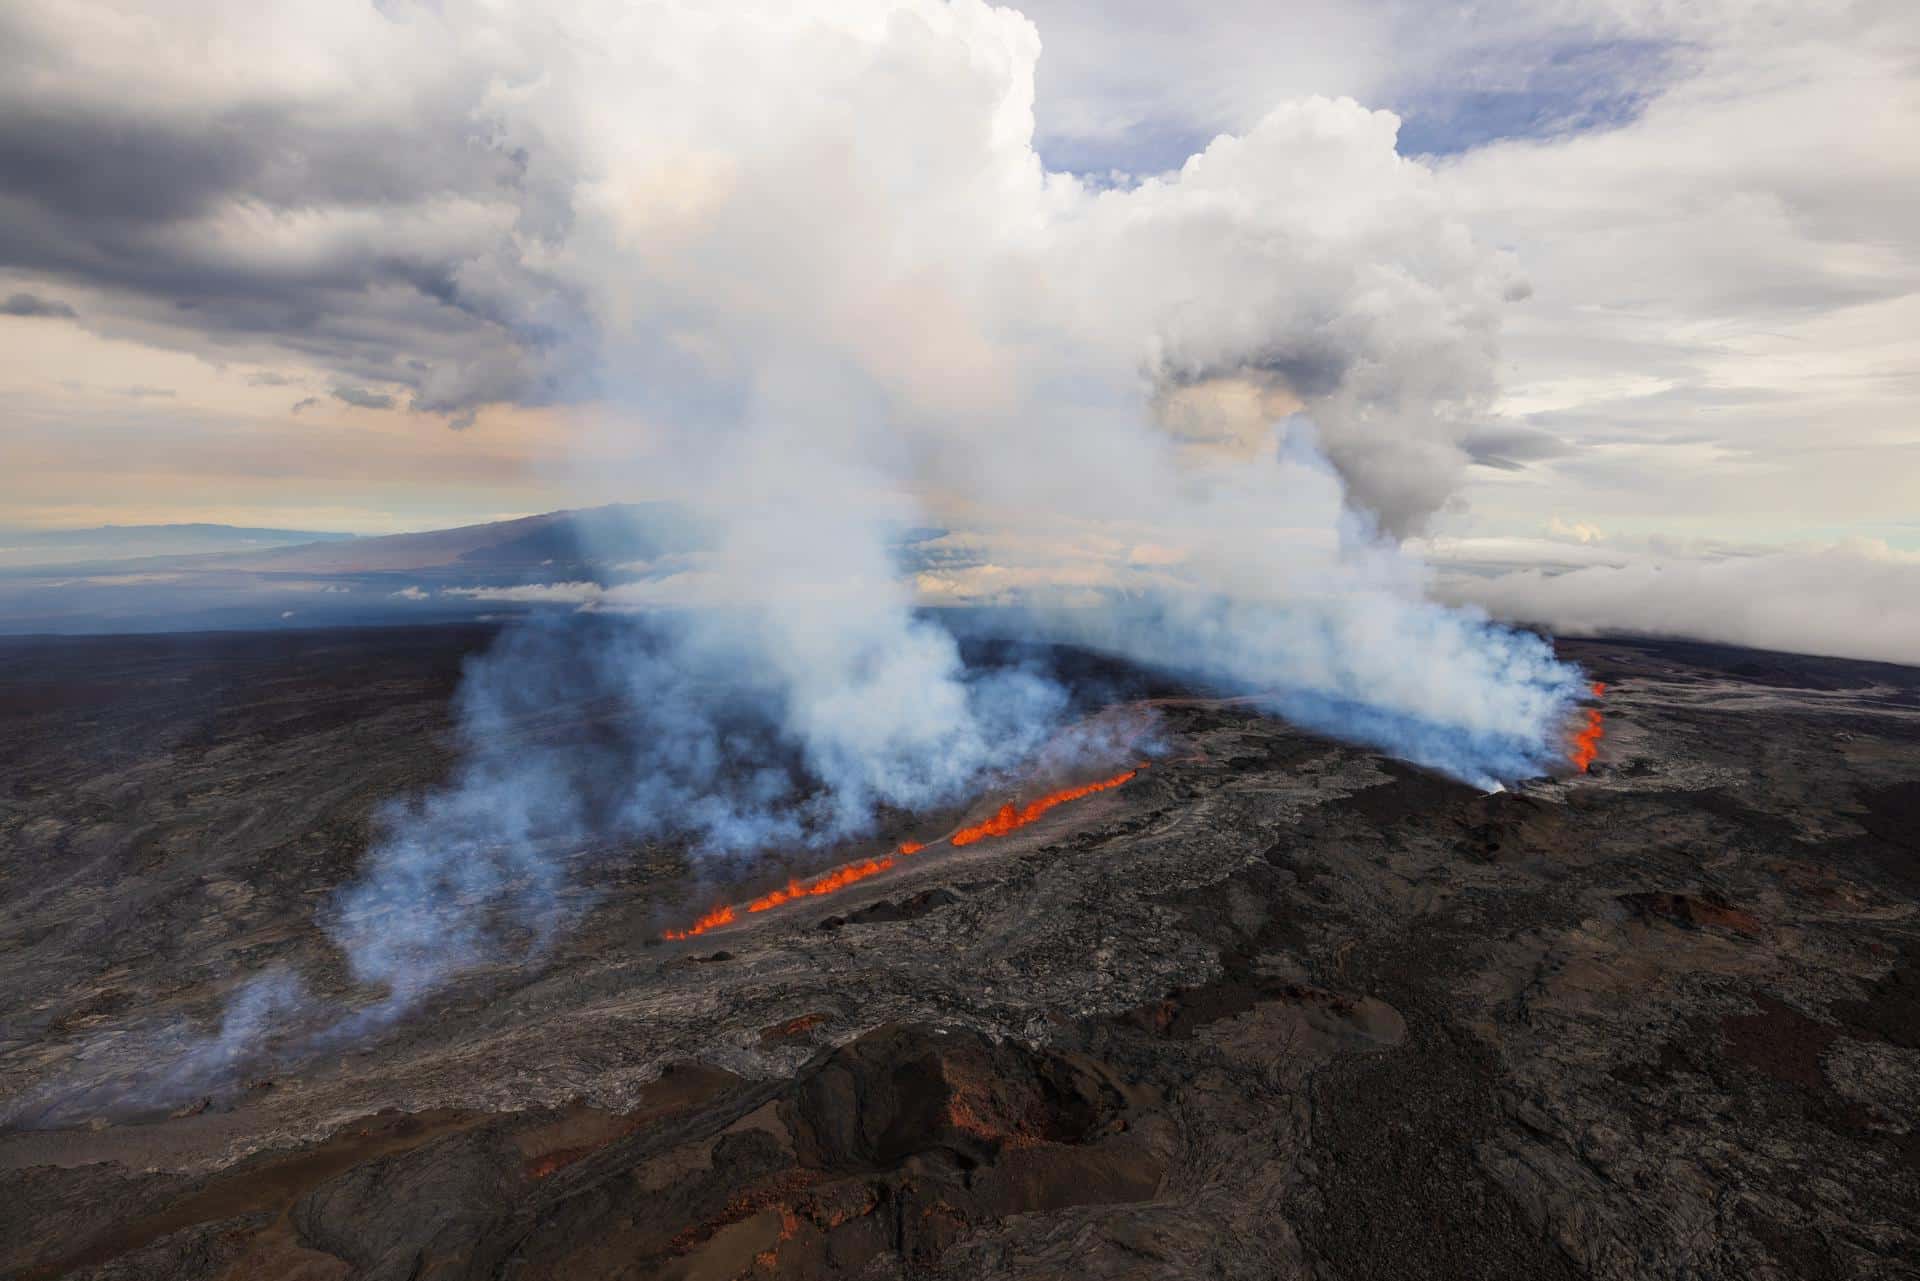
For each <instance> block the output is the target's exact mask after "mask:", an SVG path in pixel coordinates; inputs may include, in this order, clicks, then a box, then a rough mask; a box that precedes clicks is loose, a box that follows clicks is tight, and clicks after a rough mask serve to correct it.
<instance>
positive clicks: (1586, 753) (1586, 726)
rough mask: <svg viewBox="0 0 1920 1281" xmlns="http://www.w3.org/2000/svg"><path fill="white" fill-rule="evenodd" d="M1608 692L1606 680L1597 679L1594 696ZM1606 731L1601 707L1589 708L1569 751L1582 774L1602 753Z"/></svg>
mask: <svg viewBox="0 0 1920 1281" xmlns="http://www.w3.org/2000/svg"><path fill="white" fill-rule="evenodd" d="M1606 692H1607V687H1606V684H1605V682H1603V681H1595V682H1594V683H1593V696H1594V697H1595V698H1599V697H1601V696H1602V695H1604V694H1605V693H1606ZM1606 732H1607V728H1606V722H1605V718H1604V717H1602V716H1601V715H1600V709H1599V708H1597V707H1589V708H1587V710H1586V719H1585V721H1584V723H1583V724H1582V725H1581V726H1580V728H1579V729H1578V730H1576V731H1575V732H1574V735H1573V746H1572V747H1571V748H1569V749H1568V751H1567V759H1568V760H1570V761H1572V762H1573V766H1574V768H1575V769H1577V770H1579V771H1580V772H1581V773H1582V774H1584V773H1586V772H1587V767H1588V766H1589V765H1591V764H1593V758H1594V757H1596V756H1598V755H1599V754H1600V740H1601V739H1602V738H1603V737H1605V736H1606Z"/></svg>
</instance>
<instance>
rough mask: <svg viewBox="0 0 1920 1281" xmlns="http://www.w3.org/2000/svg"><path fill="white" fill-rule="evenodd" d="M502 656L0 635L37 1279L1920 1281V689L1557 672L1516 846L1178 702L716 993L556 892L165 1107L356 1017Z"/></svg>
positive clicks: (12, 1094)
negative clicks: (568, 905) (341, 941)
mask: <svg viewBox="0 0 1920 1281" xmlns="http://www.w3.org/2000/svg"><path fill="white" fill-rule="evenodd" d="M488 639H489V634H488V632H487V631H486V630H485V629H481V628H474V629H467V630H455V629H415V630H392V631H369V632H332V633H311V634H306V635H303V636H297V637H288V636H285V635H276V636H271V637H261V636H181V637H165V638H97V639H86V640H62V641H49V640H20V641H8V642H4V643H0V1020H3V1021H4V1026H0V1100H4V1102H0V1112H4V1115H5V1116H6V1118H7V1125H6V1127H5V1128H4V1129H0V1274H4V1275H7V1276H17V1277H34V1278H42V1277H44V1278H51V1277H64V1276H79V1277H96V1278H128V1279H131V1278H188V1277H194V1278H199V1277H209V1278H211V1277H223V1278H243V1277H287V1278H309V1279H312V1281H320V1279H322V1278H326V1279H335V1278H342V1279H343V1278H360V1277H365V1278H396V1279H397V1278H436V1279H446V1281H451V1279H452V1278H481V1277H512V1278H524V1279H528V1281H531V1279H532V1278H596V1277H609V1278H611V1277H622V1278H643V1277H661V1278H683V1279H685V1281H708V1279H710V1281H721V1279H723V1278H736V1277H752V1278H775V1277H784V1278H797V1277H849V1278H851V1277H861V1278H870V1279H875V1281H877V1279H879V1278H904V1277H950V1278H956V1279H957V1278H965V1279H967V1281H974V1279H977V1278H1015V1277H1018V1278H1040V1277H1046V1278H1063V1279H1064V1278H1121V1277H1126V1278H1173V1277H1193V1278H1201V1277H1206V1278H1245V1279H1246V1281H1268V1279H1272V1278H1322V1279H1326V1281H1333V1279H1344V1278H1395V1279H1404V1278H1426V1277H1432V1278H1495V1277H1500V1278H1506V1277H1513V1278H1555V1277H1567V1278H1573V1277H1604V1278H1628V1277H1634V1278H1640V1277H1647V1278H1653V1277H1660V1278H1708V1277H1726V1278H1750V1277H1751V1278H1768V1277H1779V1278H1785V1277H1795V1278H1824V1277H1833V1278H1853V1277H1862V1278H1892V1277H1912V1276H1920V1265H1917V1264H1916V1260H1920V914H1917V910H1920V670H1916V669H1907V668H1898V667H1889V666H1880V665H1873V664H1863V663H1849V662H1840V661H1834V660H1824V659H1809V658H1795V657H1787V656H1781V655H1773V654H1762V653H1755V652H1751V651H1740V650H1731V649H1725V648H1718V647H1710V646H1699V645H1684V644H1675V643H1653V642H1638V641H1633V642H1630V641H1604V642H1569V643H1563V644H1562V646H1561V649H1562V652H1563V654H1564V655H1565V656H1567V657H1569V658H1572V659H1574V660H1577V661H1578V662H1580V663H1582V664H1583V665H1585V666H1586V667H1587V668H1588V670H1589V671H1591V672H1592V673H1593V675H1594V676H1595V677H1596V678H1597V679H1599V680H1603V681H1605V682H1607V683H1608V686H1609V689H1608V693H1607V695H1606V699H1605V703H1604V706H1605V711H1606V718H1607V720H1606V728H1607V737H1606V739H1605V740H1604V743H1603V745H1602V748H1601V752H1600V757H1599V761H1598V763H1597V764H1596V765H1595V766H1594V768H1593V770H1592V772H1590V773H1588V774H1585V775H1575V776H1573V777H1570V778H1567V779H1560V780H1540V781H1536V782H1533V783H1529V784H1526V785H1524V786H1522V787H1519V788H1516V789H1515V790H1512V791H1508V792H1504V793H1496V794H1492V795H1485V794H1482V793H1480V792H1479V791H1477V790H1475V789H1472V788H1468V787H1463V786H1460V785H1458V784H1454V783H1451V782H1448V781H1446V780H1444V779H1440V778H1437V777H1434V776H1432V775H1429V774H1425V773H1422V772H1420V771H1418V770H1415V769H1412V768H1410V767H1407V766H1404V765H1401V764H1398V763H1395V762H1393V761H1390V760H1386V759H1383V758H1381V757H1380V756H1378V755H1375V754H1373V753H1370V752H1367V751H1364V750H1361V749H1358V748H1353V747H1348V746H1343V745H1340V744H1336V743H1332V742H1328V741H1326V740H1323V739H1319V738H1316V737H1313V736H1310V735H1307V734H1305V733H1302V732H1300V731H1298V730H1295V729H1293V728H1290V727H1289V726H1287V725H1285V724H1283V723H1280V722H1277V721H1274V720H1271V719H1268V718H1265V717H1263V716H1261V715H1260V714H1259V713H1258V712H1257V711H1256V710H1255V709H1254V708H1253V707H1252V706H1250V705H1248V704H1246V703H1243V702H1239V701H1235V700H1231V699H1218V698H1209V697H1202V696H1200V695H1198V694H1196V693H1194V692H1192V691H1180V690H1176V689H1172V688H1169V687H1166V686H1165V685H1164V684H1154V683H1151V682H1147V681H1145V680H1142V681H1140V682H1139V683H1138V684H1137V686H1136V687H1134V688H1133V689H1132V690H1131V692H1130V693H1128V694H1127V696H1126V701H1127V703H1128V708H1127V709H1126V710H1127V712H1128V714H1131V715H1136V716H1148V715H1151V716H1153V717H1156V718H1157V723H1158V725H1159V735H1160V738H1161V740H1162V742H1163V745H1164V747H1163V750H1162V751H1161V752H1160V753H1159V755H1158V756H1157V757H1156V759H1155V760H1154V761H1153V763H1152V765H1151V767H1150V768H1147V769H1145V770H1143V771H1141V772H1140V773H1139V774H1138V775H1137V776H1136V777H1135V778H1134V779H1132V780H1131V781H1129V782H1128V783H1127V784H1126V785H1124V786H1122V787H1117V788H1114V789H1112V790H1109V791H1105V792H1101V793H1098V794H1095V795H1091V796H1088V797H1085V798H1083V799H1081V800H1077V801H1075V802H1073V803H1071V804H1068V805H1062V806H1060V807H1059V808H1057V809H1055V810H1053V811H1051V812H1049V813H1048V814H1047V815H1046V816H1045V817H1044V818H1042V819H1041V820H1040V821H1038V822H1036V823H1034V824H1033V825H1031V826H1029V827H1027V828H1024V829H1022V830H1020V831H1018V832H1015V833H1012V834H1010V835H1008V836H1006V837H1004V838H1001V839H997V840H983V841H980V842H978V843H976V844H972V845H968V846H966V847H965V848H960V849H955V848H951V847H949V846H944V845H942V846H932V847H929V848H928V849H927V850H926V851H924V852H922V853H920V854H918V855H916V856H915V857H913V858H912V859H908V860H903V861H902V862H901V863H900V865H899V866H898V867H896V868H894V869H892V870H890V871H888V872H886V873H885V874H883V875H879V876H875V877H872V878H870V879H867V880H864V881H861V882H860V883H859V884H857V885H853V886H850V887H849V888H847V889H845V890H843V891H841V892H839V893H836V894H833V895H829V896H822V897H818V898H806V899H803V900H801V901H798V902H795V903H791V904H787V905H785V906H783V907H782V908H780V909H779V910H776V911H770V912H766V913H761V914H755V915H752V916H750V917H747V916H743V918H742V919H741V920H740V921H739V922H738V923H735V924H733V925H729V926H727V927H724V928H721V929H716V930H714V931H712V932H710V933H707V934H703V935H701V936H699V937H696V938H691V939H688V940H686V941H683V942H667V941H663V938H662V933H663V930H664V929H666V928H668V927H671V926H675V925H684V924H685V923H687V922H688V921H690V920H692V919H693V918H695V917H697V916H698V915H699V914H700V913H701V912H702V911H703V910H705V909H706V908H707V907H710V906H711V905H712V896H713V894H714V892H715V891H714V887H712V886H711V885H706V884H700V883H696V882H695V881H693V880H692V879H691V878H690V877H689V876H688V873H687V868H686V865H685V862H684V860H683V859H682V858H681V857H680V856H678V855H676V854H675V853H674V852H673V851H672V850H666V849H658V848H652V847H644V846H641V847H634V848H618V847H615V848H606V849H586V850H579V851H575V852H573V853H572V854H571V855H570V857H571V858H572V860H573V864H574V867H573V875H572V877H571V879H570V881H569V885H570V887H571V888H570V890H569V894H570V895H571V896H572V900H571V901H572V902H573V903H574V905H575V907H576V908H577V914H578V919H577V922H576V923H575V925H574V926H573V927H572V928H571V929H569V930H567V931H565V932H563V933H562V934H560V935H558V936H557V937H556V938H555V939H554V940H553V941H552V942H551V944H550V945H548V946H547V947H546V948H544V949H543V950H539V951H537V952H535V953H533V954H532V955H520V956H515V957H503V958H501V960H500V961H499V963H498V964H496V965H493V966H491V967H486V968H481V969H477V970H475V971H472V972H470V973H468V974H466V975H465V976H464V977H463V978H462V979H461V980H460V981H459V982H458V983H456V984H455V985H453V986H452V987H450V988H449V989H447V990H445V991H443V992H441V993H440V994H438V995H437V996H436V997H435V998H434V999H433V1000H431V1001H430V1002H429V1003H428V1004H426V1005H425V1006H424V1007H423V1008H422V1009H421V1010H420V1011H419V1012H418V1013H417V1014H416V1015H415V1016H414V1017H412V1018H409V1019H408V1020H406V1021H404V1022H402V1023H400V1024H399V1025H397V1026H395V1027H394V1028H392V1029H391V1030H389V1031H387V1032H386V1033H384V1034H381V1035H376V1036H373V1037H370V1038H368V1039H365V1040H363V1041H360V1042H356V1043H351V1044H341V1045H338V1046H334V1047H331V1048H329V1049H327V1050H326V1051H325V1052H320V1051H311V1052H307V1053H303V1054H290V1053H289V1054H283V1055H281V1056H280V1057H278V1058H275V1057H274V1056H273V1055H272V1054H271V1053H269V1052H268V1051H267V1050H262V1051H261V1052H260V1054H259V1055H258V1056H256V1059H257V1061H256V1060H248V1061H245V1062H244V1063H239V1062H237V1063H236V1065H235V1071H234V1072H233V1073H232V1074H231V1078H230V1079H222V1080H221V1081H220V1082H219V1083H218V1084H217V1085H215V1086H212V1087H210V1088H208V1089H206V1090H205V1091H203V1092H195V1093H193V1094H191V1095H189V1096H187V1097H174V1095H173V1094H171V1093H169V1091H168V1089H167V1080H168V1078H167V1059H168V1052H169V1047H173V1048H174V1049H177V1048H178V1046H179V1045H182V1044H185V1043H186V1042H187V1040H188V1039H190V1038H194V1037H205V1036H207V1035H208V1034H209V1033H211V1032H212V1031H213V1030H214V1029H215V1028H216V1027H217V1026H218V1023H219V1019H220V1013H221V1010H222V1008H223V1007H224V1006H225V1004H226V1002H227V998H228V997H229V996H230V995H231V993H232V992H233V991H234V990H235V989H236V987H237V986H238V985H239V984H240V983H242V982H243V981H244V980H245V979H246V978H248V977H249V976H250V975H254V974H257V973H259V972H260V971H261V970H263V969H264V968H266V967H267V966H269V965H275V964H277V965H282V966H286V967H289V968H291V969H292V970H294V971H297V972H298V973H300V974H302V975H303V976H304V977H305V978H306V980H307V982H308V983H309V985H310V986H311V987H312V988H313V989H314V990H315V991H316V992H319V993H322V994H324V995H325V996H326V997H327V998H328V999H331V1000H336V1001H341V1002H345V1003H348V1004H351V1003H352V1002H353V1001H355V1000H356V999H361V998H363V997H364V998H367V999H370V996H369V994H357V993H355V992H354V990H353V989H352V985H351V983H350V981H349V980H348V978H347V976H346V974H345V971H344V968H343V966H342V963H341V960H340V958H339V957H338V955H337V954H336V953H335V952H334V951H333V949H332V947H331V945H330V944H329V942H328V940H327V937H326V935H325V934H324V932H323V931H322V930H321V929H320V927H319V925H318V924H317V907H318V905H319V904H321V903H323V902H324V901H325V900H326V898H327V896H328V895H329V894H330V893H331V891H332V890H334V889H335V888H336V887H338V886H339V885H340V884H342V883H343V882H345V881H347V880H349V879H350V878H351V877H352V876H353V875H354V869H355V867H356V864H357V862H358V860H359V858H360V856H361V854H362V853H363V852H364V850H365V848H366V844H367V841H368V839H369V832H370V823H371V821H372V815H373V813H374V810H375V807H376V806H377V805H378V804H379V803H380V802H381V801H382V800H383V799H384V798H387V797H391V796H394V795H397V794H401V793H404V792H407V791H409V790H411V789H416V788H419V787H422V786H424V785H427V784H429V783H431V782H432V781H433V780H434V779H436V778H439V777H441V776H442V775H443V774H444V773H445V771H446V769H447V768H448V765H449V760H450V751H451V748H450V746H449V742H448V728H449V721H448V718H449V710H448V700H449V698H450V696H451V693H452V690H453V688H454V685H455V682H456V681H457V679H458V674H459V667H460V662H461V659H462V657H463V655H465V654H468V653H471V652H474V651H475V650H477V649H478V648H480V647H482V646H484V645H485V644H486V643H487V641H488ZM1004 799H1006V798H1004V797H998V796H995V797H982V798H981V799H980V801H979V804H978V806H977V807H976V808H975V809H973V810H969V811H968V812H967V813H965V814H950V815H940V816H912V817H908V816H903V817H902V820H901V826H900V829H899V830H897V831H887V832H884V833H881V834H880V835H879V837H877V838H876V840H875V842H874V844H873V846H872V847H871V848H861V849H850V850H845V851H838V852H836V854H835V861H845V860H850V859H857V858H861V857H866V856H870V855H872V854H875V853H876V852H879V851H882V850H884V849H887V848H890V847H891V845H892V844H893V843H895V842H897V841H899V840H901V839H904V838H906V837H909V836H913V835H915V834H916V832H917V831H919V830H921V829H922V828H926V829H931V830H935V831H938V830H946V828H947V827H948V826H950V825H951V824H952V823H955V822H959V821H962V820H964V819H969V818H974V817H977V816H978V815H979V814H982V813H986V812H988V811H989V810H990V809H991V807H992V806H994V805H997V804H999V803H1000V802H1001V801H1003V800H1004ZM916 824H917V825H918V826H915V825H916ZM881 838H884V840H883V839H881ZM831 865H832V864H831V862H820V861H818V860H816V861H815V862H814V863H812V864H810V865H809V866H808V868H807V869H805V870H808V871H819V870H824V868H826V867H828V866H831ZM787 870H788V869H770V870H769V871H768V872H767V873H766V875H767V876H769V877H774V878H777V877H779V876H784V875H785V873H786V871H787ZM751 888H752V887H751V886H747V887H743V890H750V889H751ZM130 1082H131V1083H133V1084H131V1085H130V1084H129V1083H130ZM175 1093H177V1091H175Z"/></svg>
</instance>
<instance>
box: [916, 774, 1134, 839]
mask: <svg viewBox="0 0 1920 1281" xmlns="http://www.w3.org/2000/svg"><path fill="white" fill-rule="evenodd" d="M1139 772H1140V771H1139V770H1138V769H1130V770H1128V771H1126V772H1125V773H1123V774H1115V775H1114V776H1113V777H1112V778H1103V779H1101V780H1100V781H1099V782H1097V783H1082V784H1081V785H1080V786H1078V787H1069V788H1064V789H1062V790H1061V791H1058V792H1051V793H1049V794H1048V795H1046V796H1042V797H1041V798H1040V799H1039V800H1037V801H1029V802H1027V804H1026V805H1024V806H1021V807H1019V808H1015V806H1014V804H1013V802H1012V801H1008V802H1007V803H1006V804H1005V805H1002V806H1001V807H1000V808H999V810H997V811H996V812H995V813H994V815H993V817H992V818H989V819H986V820H985V821H983V822H979V823H975V824H974V825H973V826H971V827H963V828H961V829H960V830H959V831H957V832H955V833H954V834H953V835H952V836H950V837H948V838H947V839H948V840H949V841H950V842H951V843H953V844H954V845H971V844H973V843H974V842H975V841H979V840H985V839H986V838H987V837H989V836H1005V835H1006V834H1007V833H1008V832H1011V831H1014V830H1016V829H1018V828H1022V827H1025V826H1026V825H1027V824H1029V823H1031V822H1033V821H1034V820H1035V819H1038V818H1039V817H1040V816H1041V815H1042V814H1045V813H1046V812H1047V811H1048V810H1050V809H1052V808H1053V807H1054V806H1056V805H1065V804H1066V803H1067V802H1068V801H1077V800H1079V799H1080V798H1081V797H1083V796H1092V795H1093V794H1094V793H1095V792H1105V791H1109V790H1111V789H1113V788H1116V787H1119V786H1120V785H1121V784H1122V783H1125V782H1127V781H1128V780H1129V779H1131V778H1132V777H1133V776H1134V775H1135V774H1138V773H1139Z"/></svg>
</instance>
